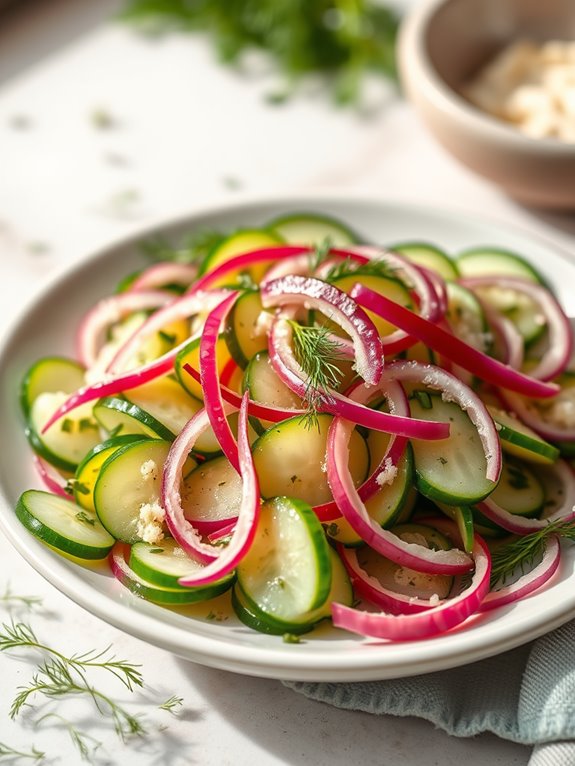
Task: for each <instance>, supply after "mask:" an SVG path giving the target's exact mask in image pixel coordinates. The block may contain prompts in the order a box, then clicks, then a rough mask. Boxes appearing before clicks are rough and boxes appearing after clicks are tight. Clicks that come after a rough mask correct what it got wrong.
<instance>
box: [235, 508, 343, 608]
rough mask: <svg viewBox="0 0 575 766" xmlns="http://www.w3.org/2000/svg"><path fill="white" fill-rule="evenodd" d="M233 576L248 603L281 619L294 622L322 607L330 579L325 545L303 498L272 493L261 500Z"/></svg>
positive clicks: (328, 558) (313, 515) (328, 556)
mask: <svg viewBox="0 0 575 766" xmlns="http://www.w3.org/2000/svg"><path fill="white" fill-rule="evenodd" d="M237 578H238V583H239V585H240V587H241V589H242V591H243V593H244V595H245V596H246V597H247V599H248V603H249V604H252V605H253V606H254V607H255V608H256V609H257V610H258V611H260V612H263V613H265V614H266V615H269V616H270V617H272V618H274V619H276V620H281V621H282V622H286V623H296V622H300V621H301V620H302V619H304V620H305V619H306V616H307V614H308V613H309V612H310V611H312V610H315V609H318V608H319V607H321V606H323V604H324V603H325V602H326V600H327V597H328V595H329V592H330V589H331V583H332V569H331V561H330V554H329V546H328V544H327V540H326V538H325V535H324V533H323V529H322V527H321V524H320V523H319V521H318V519H317V517H316V515H315V514H314V512H313V511H312V509H311V508H310V506H309V505H307V503H303V502H301V500H296V499H295V498H291V497H274V498H273V499H272V500H268V501H267V502H265V503H264V504H263V505H262V508H261V512H260V519H259V521H258V526H257V529H256V533H255V537H254V541H253V543H252V546H251V548H250V550H249V551H248V553H247V555H246V556H245V557H244V558H243V559H242V561H241V562H240V563H239V565H238V567H237Z"/></svg>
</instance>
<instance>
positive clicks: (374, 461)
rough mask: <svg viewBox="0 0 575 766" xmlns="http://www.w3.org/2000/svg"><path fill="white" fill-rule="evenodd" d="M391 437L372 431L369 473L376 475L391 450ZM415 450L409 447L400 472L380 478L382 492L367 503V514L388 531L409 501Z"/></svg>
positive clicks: (402, 459)
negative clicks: (386, 454)
mask: <svg viewBox="0 0 575 766" xmlns="http://www.w3.org/2000/svg"><path fill="white" fill-rule="evenodd" d="M389 440H390V436H389V434H386V433H384V432H383V431H370V432H369V435H368V437H367V446H368V448H369V458H370V465H369V473H370V474H371V473H373V471H375V470H376V468H377V467H378V466H379V465H380V464H381V461H382V460H383V457H384V455H385V453H386V451H387V447H388V444H389ZM413 471H414V466H413V450H412V449H411V445H409V444H408V445H407V446H406V449H405V452H404V454H403V457H402V458H401V460H400V461H399V464H398V465H397V469H396V471H393V472H391V473H390V474H389V475H388V476H386V475H385V469H384V472H383V474H384V475H383V476H381V475H380V478H379V480H380V481H381V489H379V490H378V492H377V493H376V494H375V495H373V497H370V498H369V500H367V501H366V503H365V507H366V508H367V512H368V513H369V515H370V516H371V518H372V519H374V521H376V522H377V523H378V524H379V525H380V526H382V527H384V528H385V529H389V528H390V527H391V526H393V525H394V524H395V523H396V521H397V517H398V516H399V514H400V513H401V510H402V508H403V506H404V504H405V503H406V501H407V498H408V495H409V491H410V489H411V487H412V485H413V482H414V475H413Z"/></svg>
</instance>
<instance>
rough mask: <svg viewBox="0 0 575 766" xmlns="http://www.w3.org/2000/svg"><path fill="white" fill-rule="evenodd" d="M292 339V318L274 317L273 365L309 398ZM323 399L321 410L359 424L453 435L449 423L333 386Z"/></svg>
mask: <svg viewBox="0 0 575 766" xmlns="http://www.w3.org/2000/svg"><path fill="white" fill-rule="evenodd" d="M291 339H292V329H291V326H290V324H289V322H287V321H285V320H284V319H276V320H274V323H273V324H272V328H271V331H270V335H269V354H270V361H271V364H272V367H273V368H274V370H275V372H276V374H277V375H278V377H279V378H280V379H281V380H282V381H283V382H284V383H285V384H286V386H287V387H288V388H290V389H291V390H292V391H294V393H296V394H297V395H298V396H300V397H301V398H302V399H305V398H306V396H307V395H309V387H308V385H307V383H306V381H305V373H304V372H303V370H302V368H301V367H300V365H299V364H298V363H297V361H296V359H295V357H294V354H293V351H292V347H291ZM387 379H389V377H388V378H387ZM319 399H320V402H319V407H318V409H319V411H320V412H329V413H331V414H333V415H341V416H342V417H344V418H346V419H347V420H349V421H351V422H353V423H356V424H357V425H362V426H365V427H366V428H372V429H374V430H375V431H384V432H386V433H391V434H397V435H399V436H406V437H407V438H414V439H445V438H446V437H447V436H448V435H449V424H448V423H442V422H433V421H428V420H418V419H416V418H411V417H409V418H406V417H401V416H400V415H395V414H391V413H387V412H380V411H379V410H372V409H370V408H369V407H365V406H364V405H362V404H358V403H357V402H354V401H352V400H351V399H349V397H347V396H344V395H343V394H340V393H338V392H337V391H334V390H333V389H327V390H326V391H322V392H321V395H320V397H319Z"/></svg>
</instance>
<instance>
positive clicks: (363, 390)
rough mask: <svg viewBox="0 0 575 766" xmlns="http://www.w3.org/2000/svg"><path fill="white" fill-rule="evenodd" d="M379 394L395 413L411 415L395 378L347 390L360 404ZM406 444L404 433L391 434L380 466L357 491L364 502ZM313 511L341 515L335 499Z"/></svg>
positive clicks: (329, 518) (322, 516) (322, 517)
mask: <svg viewBox="0 0 575 766" xmlns="http://www.w3.org/2000/svg"><path fill="white" fill-rule="evenodd" d="M379 393H383V394H384V396H385V397H386V399H387V402H388V406H389V409H390V411H391V412H392V413H393V414H397V415H401V416H408V415H409V404H408V402H407V397H406V395H405V392H404V390H403V388H402V387H401V385H400V384H399V383H396V382H395V381H387V382H386V384H385V386H378V387H377V388H376V389H374V388H373V387H369V388H368V387H367V386H366V385H365V383H360V384H359V385H356V386H354V389H353V390H352V391H348V392H347V394H348V396H349V397H350V398H352V399H353V400H354V401H357V402H358V403H360V404H366V403H367V402H368V401H369V400H370V399H371V398H372V397H373V396H374V395H376V394H379ZM406 446H407V439H406V438H405V437H404V436H396V435H391V437H390V440H389V444H388V445H387V449H386V451H385V455H384V456H383V458H382V459H381V461H380V463H379V465H378V466H377V467H376V468H375V470H374V471H373V472H372V474H371V475H370V476H368V478H367V479H366V480H365V481H364V482H363V484H362V485H361V486H360V487H359V489H358V491H357V492H358V495H359V497H360V498H361V499H362V501H363V502H365V501H366V500H369V499H370V498H371V497H373V496H374V495H375V494H377V492H379V491H380V490H381V484H380V483H379V481H378V477H379V476H380V475H381V473H382V471H389V470H390V469H393V468H396V467H397V466H398V465H399V462H400V460H401V458H402V457H403V453H404V452H405V448H406ZM313 511H314V513H315V515H316V516H317V517H318V519H319V520H320V521H322V522H329V521H334V520H335V519H338V518H340V517H341V511H340V509H339V508H338V506H337V503H336V502H335V500H332V501H330V502H327V503H322V504H321V505H315V506H314V507H313Z"/></svg>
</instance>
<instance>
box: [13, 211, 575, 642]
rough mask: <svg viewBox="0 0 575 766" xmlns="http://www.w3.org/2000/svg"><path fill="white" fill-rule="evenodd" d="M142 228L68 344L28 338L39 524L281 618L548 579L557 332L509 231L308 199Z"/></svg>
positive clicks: (169, 596) (572, 513)
mask: <svg viewBox="0 0 575 766" xmlns="http://www.w3.org/2000/svg"><path fill="white" fill-rule="evenodd" d="M158 252H159V258H158V259H157V260H156V261H155V262H153V263H152V265H145V266H144V267H143V268H142V269H141V270H140V271H139V272H138V273H136V274H131V275H129V276H128V277H126V278H125V279H123V280H122V282H121V283H120V284H119V285H118V286H117V288H116V290H115V292H113V293H112V294H110V295H108V296H106V297H102V299H101V300H99V301H98V302H97V303H96V304H95V305H93V306H90V307H87V310H86V313H85V315H84V317H83V318H82V320H81V322H80V323H79V326H78V328H77V333H76V338H77V342H76V352H75V357H74V358H72V357H70V358H68V357H62V356H47V357H45V358H42V359H39V360H35V361H33V360H30V366H29V369H28V370H27V372H26V374H25V376H24V378H23V380H22V383H21V388H20V403H21V409H22V412H23V415H24V419H25V423H26V434H27V437H28V441H29V444H30V446H31V449H32V451H33V460H34V463H35V467H36V469H37V472H38V477H39V482H42V483H41V484H40V483H39V484H38V486H42V489H39V488H33V489H28V490H26V491H24V492H23V493H22V495H21V496H20V498H19V500H18V502H17V505H16V509H15V512H16V515H17V517H18V518H19V519H20V521H21V522H22V524H23V525H24V526H25V527H27V529H29V530H30V531H31V532H32V533H33V534H34V535H36V536H37V537H38V538H39V539H41V540H42V541H43V542H44V543H46V544H47V545H49V546H51V547H52V548H53V549H55V550H56V551H58V552H60V553H62V554H63V555H66V556H68V557H71V558H72V559H75V560H78V562H79V563H80V564H81V563H82V561H84V562H86V561H89V560H92V561H93V560H102V559H108V561H109V566H110V570H111V572H113V574H114V576H115V577H116V578H117V580H118V581H119V583H121V585H118V588H121V587H122V586H124V587H126V588H128V589H129V590H131V591H132V592H133V593H135V594H137V595H139V596H141V597H142V598H145V599H148V600H150V601H152V602H154V603H156V604H161V605H164V606H171V607H183V606H185V605H188V604H192V603H196V602H203V601H206V602H208V601H209V600H210V599H213V598H215V597H217V596H220V595H221V594H224V593H226V594H227V595H225V596H223V598H224V599H229V601H228V603H229V604H231V607H232V608H233V611H234V612H235V614H236V615H237V617H238V618H239V620H240V621H241V622H242V623H243V624H245V625H247V626H249V627H250V628H252V629H254V630H256V631H261V632H264V633H267V634H272V635H277V636H280V637H281V636H283V637H284V640H286V641H291V640H293V641H294V642H297V641H298V640H299V639H298V635H299V634H302V633H306V632H309V631H311V630H312V629H313V628H314V627H315V626H316V625H318V624H319V623H322V622H323V621H325V620H331V621H332V623H333V625H334V626H335V627H338V628H342V629H344V630H347V631H351V632H352V633H357V634H360V635H363V636H367V637H375V638H378V639H388V640H416V639H424V638H427V637H430V636H433V635H437V634H440V633H443V632H445V631H448V630H450V629H452V628H454V627H455V626H458V625H461V624H462V623H463V622H464V621H465V620H467V619H468V618H469V617H471V616H472V615H476V614H478V613H480V612H483V611H486V610H490V609H494V608H498V607H501V606H502V605H504V604H509V603H511V602H513V601H515V600H517V599H520V598H526V597H528V596H529V594H531V593H532V592H534V591H535V590H536V589H539V588H541V587H544V586H545V585H546V584H548V583H549V582H550V581H551V580H552V578H553V576H554V574H555V573H556V571H557V569H558V567H559V563H560V557H561V547H562V545H564V544H566V543H567V542H568V541H569V540H572V539H574V538H575V477H574V473H573V469H572V466H571V463H570V460H571V456H572V455H575V373H574V372H572V371H571V369H570V364H571V360H572V353H573V334H572V329H571V325H570V322H569V320H568V318H567V317H566V316H565V313H564V311H563V310H562V308H561V306H560V305H559V303H558V302H557V300H556V298H555V296H554V294H553V291H552V289H551V288H550V287H549V286H548V284H547V282H546V280H545V278H544V276H543V275H541V274H540V273H539V272H538V271H537V269H535V268H534V267H533V266H532V265H530V264H529V262H528V261H527V260H525V259H524V258H523V257H522V256H521V255H518V254H516V253H512V252H509V251H505V250H500V249H497V248H496V247H493V246H482V247H474V248H473V249H468V250H466V251H464V252H460V253H453V254H451V253H450V254H448V253H446V252H444V251H443V250H442V249H441V248H440V247H438V246H437V245H436V244H433V245H432V244H430V243H428V242H419V241H406V242H386V243H384V244H383V245H382V244H380V243H365V241H363V239H362V237H361V236H360V235H358V234H356V233H355V232H354V231H353V230H352V229H351V228H349V227H348V225H347V224H346V223H343V222H341V221H338V220H335V219H332V218H329V217H326V216H323V215H318V214H315V213H312V212H309V213H308V212H306V213H292V214H289V215H285V216H282V217H279V218H276V219H274V220H270V221H268V222H267V223H266V225H265V226H263V227H260V228H248V227H246V228H244V229H241V230H236V231H233V232H217V233H214V234H213V235H211V236H210V245H209V247H205V248H204V249H203V250H201V251H200V250H198V249H196V250H194V249H193V248H191V247H183V246H182V247H181V248H178V249H176V248H173V247H168V246H166V247H165V248H159V250H158ZM208 607H209V604H208Z"/></svg>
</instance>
